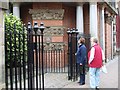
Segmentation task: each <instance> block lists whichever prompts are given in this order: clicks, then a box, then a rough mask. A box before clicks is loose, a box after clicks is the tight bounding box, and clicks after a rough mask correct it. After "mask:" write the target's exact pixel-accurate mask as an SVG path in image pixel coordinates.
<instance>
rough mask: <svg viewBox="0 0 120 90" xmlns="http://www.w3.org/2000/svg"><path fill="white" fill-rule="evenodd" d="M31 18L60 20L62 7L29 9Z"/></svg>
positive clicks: (62, 14) (62, 12) (62, 13)
mask: <svg viewBox="0 0 120 90" xmlns="http://www.w3.org/2000/svg"><path fill="white" fill-rule="evenodd" d="M29 13H30V14H32V19H33V20H50V19H51V20H62V19H63V16H64V9H37V10H35V9H30V10H29Z"/></svg>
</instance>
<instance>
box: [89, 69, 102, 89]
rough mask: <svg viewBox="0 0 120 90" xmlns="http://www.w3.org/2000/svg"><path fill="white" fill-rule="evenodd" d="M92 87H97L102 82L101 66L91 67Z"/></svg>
mask: <svg viewBox="0 0 120 90" xmlns="http://www.w3.org/2000/svg"><path fill="white" fill-rule="evenodd" d="M89 76H90V87H91V88H96V86H99V82H100V68H91V67H90V68H89Z"/></svg>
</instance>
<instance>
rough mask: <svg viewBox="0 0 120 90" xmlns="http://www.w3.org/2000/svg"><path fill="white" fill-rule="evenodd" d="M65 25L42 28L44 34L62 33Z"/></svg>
mask: <svg viewBox="0 0 120 90" xmlns="http://www.w3.org/2000/svg"><path fill="white" fill-rule="evenodd" d="M64 31H65V27H50V28H46V29H45V30H44V36H54V35H64Z"/></svg>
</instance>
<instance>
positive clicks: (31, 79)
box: [29, 33, 34, 90]
mask: <svg viewBox="0 0 120 90" xmlns="http://www.w3.org/2000/svg"><path fill="white" fill-rule="evenodd" d="M32 38H33V35H32V33H30V56H32V54H33V48H32V46H33V45H32V44H33V42H32ZM29 64H30V89H31V90H32V88H33V82H34V81H33V78H34V77H33V70H32V66H33V57H31V58H30V63H29Z"/></svg>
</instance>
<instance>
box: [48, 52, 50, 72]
mask: <svg viewBox="0 0 120 90" xmlns="http://www.w3.org/2000/svg"><path fill="white" fill-rule="evenodd" d="M48 59H49V60H48V62H49V63H48V64H49V72H50V50H48Z"/></svg>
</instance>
